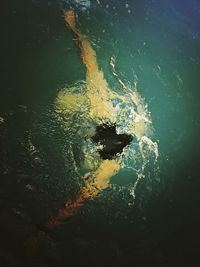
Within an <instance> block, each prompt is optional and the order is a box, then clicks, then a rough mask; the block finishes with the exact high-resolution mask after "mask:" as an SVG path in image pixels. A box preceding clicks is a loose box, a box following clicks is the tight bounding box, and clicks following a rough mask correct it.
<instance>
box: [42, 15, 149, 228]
mask: <svg viewBox="0 0 200 267" xmlns="http://www.w3.org/2000/svg"><path fill="white" fill-rule="evenodd" d="M64 19H65V22H66V25H67V27H68V28H69V29H70V30H71V31H72V33H73V37H74V38H73V40H74V41H75V43H76V44H77V45H78V47H79V49H80V52H81V59H82V61H83V63H84V65H85V67H86V78H85V80H86V86H87V90H86V95H81V94H78V93H77V94H71V93H69V92H68V93H64V94H63V92H60V94H58V97H57V99H56V101H55V110H56V111H57V112H58V113H59V112H60V111H62V110H68V111H70V110H71V112H74V113H75V112H79V110H81V108H82V107H83V106H86V107H89V108H88V117H90V118H92V120H93V121H95V122H96V123H97V124H101V123H102V121H106V122H109V123H111V124H112V123H116V117H117V112H119V110H117V109H116V108H115V107H113V105H112V102H111V100H112V99H119V100H120V101H122V102H124V103H127V98H126V97H125V96H124V95H123V92H124V91H126V89H127V87H126V85H125V84H124V82H123V81H122V80H121V79H120V78H119V77H118V75H117V72H116V70H115V64H114V62H110V65H111V69H112V72H113V75H114V76H115V77H116V78H117V80H118V82H119V88H121V90H122V94H116V93H115V92H114V91H112V90H111V88H109V85H108V83H107V81H106V79H105V78H104V73H103V71H102V70H101V69H100V67H99V66H98V63H97V59H96V52H95V51H94V49H93V48H92V47H91V45H90V43H89V42H88V41H87V38H86V36H85V35H83V34H82V33H80V31H79V30H78V29H77V27H76V22H75V20H76V14H75V13H74V11H73V10H65V11H64ZM129 98H130V99H131V101H132V103H134V104H135V106H136V110H137V114H138V116H137V118H136V120H134V121H132V126H131V132H132V134H133V135H134V136H135V137H136V138H137V139H138V140H140V138H141V137H142V136H143V135H144V133H145V134H146V133H147V132H148V131H149V129H150V127H149V123H148V122H147V121H146V119H147V117H148V116H147V114H146V109H145V105H144V103H143V100H142V99H141V97H140V96H139V94H138V92H137V90H136V89H134V90H132V93H131V95H129V96H128V101H129V100H130V99H129ZM124 119H125V118H123V116H122V117H121V120H124ZM85 156H86V158H87V156H88V155H85ZM91 161H95V159H94V158H93V159H92V157H90V163H91V164H93V162H91ZM86 164H88V162H86ZM119 169H120V160H119V159H113V160H101V162H100V165H99V166H98V168H97V169H94V170H93V171H91V172H89V173H86V174H85V175H84V177H83V178H85V177H86V176H90V177H92V179H91V178H90V179H88V181H86V182H85V186H83V188H82V189H81V190H80V192H79V194H78V196H77V199H75V200H73V201H72V200H69V201H68V202H67V203H66V204H65V206H64V207H63V208H61V209H60V210H59V211H58V213H57V214H56V215H55V216H53V217H52V218H51V219H50V220H49V222H48V223H47V225H46V227H47V228H48V227H49V228H51V227H54V226H55V225H57V224H60V223H62V221H63V220H64V219H65V218H67V217H70V216H73V215H74V214H76V213H77V211H78V210H79V209H80V208H81V206H82V205H83V204H84V202H85V201H86V200H87V199H92V198H95V197H96V196H97V195H98V194H99V192H101V191H102V190H103V189H105V188H106V187H107V186H108V184H109V181H110V178H111V177H112V176H114V175H115V174H116V173H117V172H118V171H119ZM138 179H139V178H138Z"/></svg>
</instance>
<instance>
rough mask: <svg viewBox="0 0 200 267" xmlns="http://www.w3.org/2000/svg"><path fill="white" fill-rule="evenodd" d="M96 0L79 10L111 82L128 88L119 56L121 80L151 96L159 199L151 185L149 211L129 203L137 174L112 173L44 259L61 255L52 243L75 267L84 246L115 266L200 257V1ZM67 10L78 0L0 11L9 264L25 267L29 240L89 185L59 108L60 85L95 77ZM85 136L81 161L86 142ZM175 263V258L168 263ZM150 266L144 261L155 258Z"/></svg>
mask: <svg viewBox="0 0 200 267" xmlns="http://www.w3.org/2000/svg"><path fill="white" fill-rule="evenodd" d="M94 2H95V3H94V4H93V5H92V6H91V9H90V11H89V12H82V11H80V9H77V12H78V14H79V24H78V26H79V27H80V29H81V31H82V32H84V33H85V34H87V36H88V39H89V40H90V41H91V44H92V46H93V48H94V49H95V50H96V53H97V59H98V62H99V65H100V66H101V67H102V68H103V70H104V74H105V78H106V79H107V80H108V82H109V84H110V85H111V86H112V88H113V89H116V90H117V87H118V85H117V81H116V80H115V78H114V77H113V75H112V72H111V71H110V65H109V62H110V59H111V57H112V56H114V57H115V58H116V68H117V71H118V73H119V75H120V77H121V78H122V79H123V80H124V81H125V82H127V83H132V84H133V83H136V84H137V88H138V91H139V92H140V94H141V95H142V96H143V97H144V98H145V101H146V103H147V105H148V109H149V111H150V112H151V116H152V121H153V127H154V129H155V131H154V135H153V137H152V138H153V140H154V141H157V143H158V147H159V158H158V167H159V175H158V173H157V174H156V175H158V176H159V179H160V183H159V184H157V183H156V185H155V187H153V191H152V192H150V193H148V194H149V195H148V196H147V195H146V194H144V196H143V193H142V192H143V187H141V188H140V192H141V195H142V198H143V199H144V200H145V199H146V201H144V202H145V207H146V208H145V210H142V211H141V210H139V211H138V210H135V209H134V208H133V207H132V206H129V205H128V204H127V203H129V201H130V199H129V198H130V196H129V194H128V190H127V188H128V185H129V183H130V181H131V176H132V173H131V171H130V170H125V171H124V172H122V173H120V174H119V175H118V176H117V177H113V178H112V180H111V183H112V185H111V188H109V189H106V190H105V192H103V194H102V196H101V197H100V198H98V199H97V200H96V201H93V202H92V203H91V202H88V203H86V205H85V207H84V208H83V210H82V211H80V215H79V218H78V219H76V221H75V223H74V224H73V223H72V224H71V225H69V226H68V228H67V227H64V228H62V229H61V230H58V231H57V232H56V231H55V233H53V234H52V235H51V234H50V236H51V238H52V239H53V241H54V243H53V241H52V244H53V245H52V246H54V248H53V249H52V248H51V249H49V247H50V246H51V245H49V243H48V241H47V239H48V238H47V239H45V238H44V240H46V241H44V243H45V242H46V245H41V246H43V250H44V251H45V252H44V251H43V250H41V251H43V252H41V254H42V256H41V255H40V257H41V258H42V260H41V259H40V261H39V263H38V266H40V265H39V264H41V266H46V265H45V263H44V262H47V264H48V262H50V259H51V257H50V256H49V255H50V254H52V251H53V253H54V254H55V255H56V256H55V255H54V256H52V258H53V260H52V263H51V264H52V266H54V265H53V264H55V265H56V264H58V265H59V264H60V265H61V264H62V263H65V264H66V262H67V261H65V260H66V259H65V251H67V250H68V251H69V254H70V255H68V257H69V258H70V260H72V261H73V259H74V260H75V258H76V253H79V257H80V259H82V261H83V262H86V263H87V260H86V259H88V258H91V261H94V260H95V257H98V253H101V254H102V255H103V256H102V259H104V258H105V261H106V262H109V261H111V259H112V258H113V259H114V262H115V265H116V266H118V265H117V264H121V263H120V262H121V261H122V263H123V264H125V266H131V265H130V264H129V262H134V260H133V259H132V253H133V255H134V258H135V259H136V260H135V261H136V262H140V260H141V258H144V257H147V259H148V260H147V261H149V262H150V263H151V262H152V264H153V263H155V266H177V265H176V264H178V263H181V264H186V266H193V265H187V264H190V261H192V259H193V258H195V252H196V251H197V248H198V247H199V238H198V237H199V230H198V225H199V222H200V217H199V212H198V208H199V202H200V199H199V185H200V184H199V179H198V178H199V141H198V137H199V130H200V121H199V115H200V114H199V110H200V101H199V99H200V93H199V90H198V89H199V69H200V68H199V64H200V61H199V60H200V36H199V33H198V27H199V23H200V21H199V17H198V14H199V13H198V12H199V11H198V10H199V9H198V8H199V7H198V2H197V1H191V2H192V4H193V5H194V7H196V9H195V8H194V7H191V6H190V5H189V4H188V3H187V2H186V1H183V2H182V4H181V3H180V1H175V2H174V3H173V2H172V1H160V2H159V3H158V2H156V1H127V2H126V1H115V2H113V1H109V3H108V1H107V2H106V1H101V5H102V6H100V5H99V4H98V3H97V2H96V1H94ZM126 3H128V4H129V8H126V7H125V4H126ZM107 4H109V7H106V5H107ZM192 4H191V5H192ZM63 7H68V4H67V3H64V2H62V3H61V2H59V1H54V2H51V1H20V4H19V3H17V2H16V1H7V2H6V3H4V5H3V7H2V8H1V11H0V12H1V31H2V35H1V40H2V41H1V44H0V47H1V53H2V56H1V78H2V80H1V90H0V117H1V118H2V122H1V123H0V130H1V132H0V142H1V143H0V146H1V149H0V155H1V169H0V171H1V193H0V194H1V202H0V203H1V207H2V209H1V212H2V215H1V218H2V219H1V222H0V228H1V236H2V241H1V252H0V253H1V254H2V259H3V261H4V262H5V264H4V266H17V263H18V262H20V259H19V258H18V257H17V256H16V254H17V253H18V249H17V248H18V244H19V243H23V242H24V241H25V240H26V239H27V237H28V236H30V235H31V233H32V232H34V231H35V230H36V229H38V227H39V226H40V225H42V224H44V223H45V222H46V221H47V219H48V218H49V216H51V215H52V214H53V213H54V212H55V211H56V210H57V209H58V208H59V207H60V206H61V205H63V203H65V201H66V199H68V197H69V196H71V195H76V193H77V191H78V189H79V186H80V184H79V179H78V178H77V176H76V173H75V172H74V170H73V168H72V167H71V163H72V162H71V160H70V155H68V157H67V158H65V157H63V156H62V150H65V149H66V150H67V144H68V142H67V137H66V135H65V133H64V132H63V131H62V129H60V128H59V125H58V124H57V122H56V121H55V120H53V118H52V116H51V111H52V105H53V102H54V100H55V98H56V96H57V94H58V92H59V90H61V88H63V87H64V86H65V85H69V84H74V83H75V82H77V81H78V80H84V78H85V68H84V66H83V64H82V62H81V60H80V52H79V49H78V48H77V47H76V46H75V44H74V42H73V40H72V36H71V33H70V31H69V30H68V29H67V28H66V26H65V23H64V20H63V17H62V8H63ZM113 7H115V9H113ZM128 9H130V10H131V12H130V13H128ZM76 142H77V143H76ZM76 142H75V143H74V147H73V149H74V153H75V155H77V161H78V160H80V157H81V151H80V150H79V147H78V140H77V141H76ZM65 155H66V154H65ZM149 173H150V174H149V175H155V173H154V172H153V173H152V172H151V170H150V172H149ZM72 177H74V178H73V179H72ZM30 186H31V187H30ZM30 188H31V189H30ZM113 192H115V194H113ZM144 192H146V191H144ZM64 236H67V237H68V240H67V241H66V239H65V238H64ZM113 240H114V241H113ZM145 242H146V243H145ZM41 243H42V242H41ZM47 243H48V245H47ZM50 244H51V243H50ZM20 251H21V250H20ZM49 251H50V252H49ZM77 251H78V252H77ZM90 251H92V253H90ZM99 251H100V252H99ZM20 253H21V252H20ZM45 253H46V254H45ZM91 254H93V255H92V256H91ZM157 254H159V255H161V256H157ZM186 254H187V255H189V256H184V255H186ZM119 255H121V256H119ZM152 255H153V256H152ZM159 257H160V258H159ZM80 261H81V260H80ZM159 261H161V263H159ZM33 262H34V261H33ZM41 262H43V263H41ZM100 262H101V261H100ZM141 262H143V261H142V260H141ZM166 262H170V263H171V264H172V265H163V264H168V263H166ZM36 263H37V261H36ZM75 263H77V264H78V260H75ZM75 263H74V264H75ZM175 263H176V264H175ZM8 264H10V265H8ZM42 264H43V265H42ZM102 264H103V263H102ZM141 264H143V265H136V266H146V265H145V264H146V263H145V262H144V263H141ZM156 264H157V265H156ZM159 264H160V265H159ZM173 264H175V265H173ZM33 266H34V265H33ZM36 266H37V265H36ZM70 266H73V265H70ZM74 266H78V265H74ZM119 266H121V265H119Z"/></svg>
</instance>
